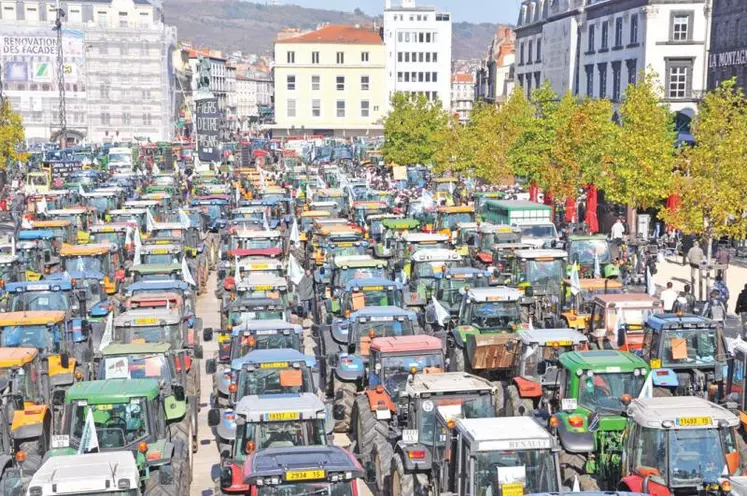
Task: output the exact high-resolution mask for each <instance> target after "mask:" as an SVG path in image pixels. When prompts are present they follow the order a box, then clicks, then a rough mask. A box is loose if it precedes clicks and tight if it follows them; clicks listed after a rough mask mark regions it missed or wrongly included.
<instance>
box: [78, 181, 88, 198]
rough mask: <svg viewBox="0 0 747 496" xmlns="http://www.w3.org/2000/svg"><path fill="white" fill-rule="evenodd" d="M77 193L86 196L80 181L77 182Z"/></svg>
mask: <svg viewBox="0 0 747 496" xmlns="http://www.w3.org/2000/svg"><path fill="white" fill-rule="evenodd" d="M78 194H79V195H80V196H86V190H84V189H83V185H81V184H80V183H79V184H78Z"/></svg>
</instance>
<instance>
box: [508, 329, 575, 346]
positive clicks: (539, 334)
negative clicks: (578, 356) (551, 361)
mask: <svg viewBox="0 0 747 496" xmlns="http://www.w3.org/2000/svg"><path fill="white" fill-rule="evenodd" d="M516 334H517V335H518V336H519V338H520V339H521V340H522V341H523V342H524V343H526V344H534V343H536V344H538V345H540V346H547V345H548V344H549V345H553V343H561V342H563V341H568V340H569V339H570V340H572V341H573V344H574V345H575V344H579V343H588V342H589V340H588V338H587V337H586V335H585V334H582V333H580V332H578V331H577V330H575V329H520V330H518V331H516ZM558 346H567V345H565V344H562V345H561V344H558Z"/></svg>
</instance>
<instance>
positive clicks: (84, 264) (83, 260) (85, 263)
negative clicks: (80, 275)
mask: <svg viewBox="0 0 747 496" xmlns="http://www.w3.org/2000/svg"><path fill="white" fill-rule="evenodd" d="M108 269H109V267H108V264H104V259H103V257H102V258H99V257H96V256H85V257H65V270H66V271H67V272H103V273H105V274H107V273H108Z"/></svg>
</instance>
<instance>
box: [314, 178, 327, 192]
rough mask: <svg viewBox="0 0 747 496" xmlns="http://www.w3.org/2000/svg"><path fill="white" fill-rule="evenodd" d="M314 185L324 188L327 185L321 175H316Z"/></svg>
mask: <svg viewBox="0 0 747 496" xmlns="http://www.w3.org/2000/svg"><path fill="white" fill-rule="evenodd" d="M316 187H317V188H319V189H324V188H326V187H327V185H326V183H325V182H324V179H322V176H316Z"/></svg>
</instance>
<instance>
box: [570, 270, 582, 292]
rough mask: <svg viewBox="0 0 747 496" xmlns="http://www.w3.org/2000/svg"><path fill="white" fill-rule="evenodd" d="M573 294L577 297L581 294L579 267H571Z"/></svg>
mask: <svg viewBox="0 0 747 496" xmlns="http://www.w3.org/2000/svg"><path fill="white" fill-rule="evenodd" d="M570 279H571V294H572V295H573V296H576V295H577V294H579V293H580V292H581V280H580V279H579V278H578V265H576V264H575V263H574V264H573V265H571V278H570Z"/></svg>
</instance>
